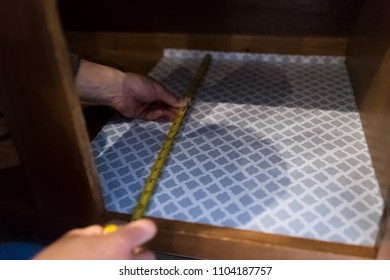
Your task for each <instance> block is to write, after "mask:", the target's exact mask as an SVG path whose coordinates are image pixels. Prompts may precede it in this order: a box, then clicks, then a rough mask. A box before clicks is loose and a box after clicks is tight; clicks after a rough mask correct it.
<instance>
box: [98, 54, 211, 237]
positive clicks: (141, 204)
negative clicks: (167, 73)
mask: <svg viewBox="0 0 390 280" xmlns="http://www.w3.org/2000/svg"><path fill="white" fill-rule="evenodd" d="M210 63H211V55H209V54H207V55H206V56H205V57H204V58H203V60H202V62H201V64H200V65H199V67H198V69H197V70H196V72H195V75H194V77H193V78H192V80H191V82H190V84H189V86H188V88H187V90H186V94H185V96H184V98H185V99H186V100H187V102H188V105H189V104H190V102H191V99H192V97H193V96H194V94H195V92H196V90H197V88H198V87H199V85H200V82H201V81H202V79H203V77H204V76H205V75H206V73H207V70H208V68H209V66H210ZM188 105H187V107H188ZM187 107H182V108H180V109H179V111H178V112H177V114H176V116H175V119H174V120H173V123H172V125H171V127H170V129H169V132H168V135H167V137H166V138H165V140H164V143H163V145H162V147H161V150H160V152H159V153H158V156H157V159H156V161H155V163H154V165H153V167H152V169H151V171H150V174H149V177H148V179H147V180H146V183H145V186H144V189H143V191H142V193H141V196H140V198H139V199H138V204H137V206H136V208H135V211H134V212H133V215H132V217H131V221H135V220H138V219H141V218H142V217H143V216H144V214H145V211H146V208H147V206H148V203H149V201H150V197H151V196H152V193H153V191H154V189H155V187H156V184H157V181H158V179H159V177H160V174H161V171H162V170H163V168H164V163H165V161H166V159H167V158H168V156H169V152H170V150H171V147H172V145H173V141H174V140H175V137H176V134H177V132H178V131H179V128H180V125H181V123H182V121H183V118H184V116H185V114H186V112H187ZM117 229H118V225H116V224H113V223H110V224H108V225H106V226H105V227H104V228H103V234H109V233H112V232H115V231H117Z"/></svg>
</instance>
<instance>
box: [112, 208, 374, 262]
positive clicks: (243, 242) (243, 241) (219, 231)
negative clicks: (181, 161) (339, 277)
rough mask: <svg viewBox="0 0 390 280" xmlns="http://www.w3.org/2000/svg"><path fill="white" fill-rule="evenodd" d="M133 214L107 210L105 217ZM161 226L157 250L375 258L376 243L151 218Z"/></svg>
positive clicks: (220, 254)
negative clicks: (316, 238)
mask: <svg viewBox="0 0 390 280" xmlns="http://www.w3.org/2000/svg"><path fill="white" fill-rule="evenodd" d="M130 217H131V215H129V214H121V213H114V212H107V213H106V216H105V221H109V220H123V221H126V220H129V219H130ZM152 219H153V220H154V221H155V222H156V224H157V227H158V229H159V233H158V235H157V237H156V238H155V239H154V240H153V241H152V242H150V243H149V244H148V246H149V247H150V248H151V249H152V250H155V251H158V252H164V253H169V254H174V255H183V256H188V257H193V258H204V259H356V258H368V259H372V258H375V256H376V249H375V248H374V247H364V246H354V245H347V244H341V243H331V242H324V241H318V240H311V239H304V238H295V237H289V236H282V235H277V234H267V233H261V232H254V231H248V230H238V229H232V228H226V227H217V226H211V225H205V224H196V223H187V222H181V221H173V220H165V219H155V218H152Z"/></svg>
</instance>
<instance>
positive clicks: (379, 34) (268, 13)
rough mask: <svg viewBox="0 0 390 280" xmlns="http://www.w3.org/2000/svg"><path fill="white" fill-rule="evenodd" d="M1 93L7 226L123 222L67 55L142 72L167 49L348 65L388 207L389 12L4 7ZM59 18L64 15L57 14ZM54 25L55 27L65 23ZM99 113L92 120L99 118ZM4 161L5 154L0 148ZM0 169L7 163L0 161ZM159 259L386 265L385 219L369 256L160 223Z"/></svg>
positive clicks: (303, 5)
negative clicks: (95, 155)
mask: <svg viewBox="0 0 390 280" xmlns="http://www.w3.org/2000/svg"><path fill="white" fill-rule="evenodd" d="M3 2H4V3H3V5H2V9H1V10H0V30H1V34H2V36H1V39H0V48H1V52H0V70H1V75H0V89H1V99H2V107H3V114H4V116H5V118H6V122H7V125H8V127H9V131H10V133H11V135H12V139H13V142H14V143H15V146H16V149H17V151H18V155H19V158H20V161H21V165H20V166H14V167H12V168H11V167H9V168H3V169H1V170H0V174H1V176H0V178H1V181H0V210H1V212H0V213H1V214H0V216H1V217H2V220H3V221H4V222H3V223H2V224H3V225H4V224H9V225H12V226H15V227H19V228H23V229H27V230H31V231H40V232H45V233H50V234H53V235H55V234H58V233H61V232H63V231H65V230H67V229H69V228H72V227H76V226H83V225H87V224H90V223H94V222H101V221H103V220H104V219H107V218H110V217H115V218H122V219H128V216H127V215H119V214H117V213H107V212H106V211H105V210H104V205H103V201H102V196H101V191H100V187H99V183H98V179H97V176H96V171H95V167H94V164H93V160H92V157H91V153H90V150H89V138H88V134H87V127H88V128H91V127H94V126H96V125H97V127H98V126H99V124H96V122H97V121H96V119H95V120H93V119H92V118H87V126H86V125H85V121H84V118H83V113H82V109H81V107H80V105H79V102H78V99H77V96H76V94H75V89H74V85H73V81H72V77H71V73H70V66H69V61H68V56H67V52H68V51H69V50H70V51H72V52H75V53H78V54H80V55H81V56H83V57H85V58H87V59H90V60H93V61H95V62H100V63H103V64H107V65H111V66H114V67H117V68H119V69H121V70H124V71H134V72H140V73H145V74H146V73H147V72H148V71H149V70H150V69H151V68H152V67H153V66H154V65H155V63H156V62H157V61H158V60H159V58H160V57H161V54H162V49H163V48H172V47H173V48H187V49H201V50H202V49H203V50H217V51H240V52H263V53H279V54H303V55H342V56H344V55H345V56H346V57H347V60H346V63H347V66H348V71H349V75H350V79H351V82H352V86H353V88H354V91H355V94H356V98H357V103H358V107H359V111H360V114H361V118H362V121H363V127H364V130H365V134H366V138H367V142H368V146H369V150H370V153H371V157H372V160H373V163H374V167H375V171H376V174H377V177H378V180H379V182H380V186H381V190H382V195H383V197H384V198H385V202H387V201H388V199H387V198H388V197H389V195H388V190H389V187H390V176H389V172H388V170H389V168H390V149H389V147H388V143H389V142H390V125H389V124H390V119H389V116H390V94H389V91H388V88H389V86H390V84H389V83H390V79H388V75H389V73H390V49H389V46H390V44H389V43H390V35H389V32H388V30H390V20H389V19H390V17H389V15H390V4H389V2H388V1H363V0H362V1H353V0H345V1H336V0H316V1H306V0H295V1H267V0H261V1H255V0H245V1H243V0H241V1H238V0H229V1H219V0H218V1H193V2H183V1H176V0H172V1H163V2H161V1H142V2H139V3H135V2H134V1H124V0H115V1H103V0H95V1H92V0H84V1H65V0H64V1H62V0H61V1H58V2H59V3H58V7H59V10H57V5H56V2H55V1H51V0H39V1H33V0H27V1H11V0H9V1H8V0H7V1H3ZM58 11H59V13H58ZM60 19H61V22H62V26H61V24H60ZM94 110H96V112H98V114H99V112H100V111H99V109H94ZM0 151H1V149H0ZM0 160H3V161H4V159H0ZM156 222H157V224H158V226H159V229H160V231H159V235H158V237H157V238H156V239H155V240H154V241H153V242H151V244H150V246H151V247H152V248H153V249H155V250H158V251H164V252H167V253H174V254H180V255H188V256H191V257H199V258H248V259H249V258H255V259H256V258H269V259H273V258H276V259H284V258H288V259H302V258H313V259H324V258H326V259H327V258H336V259H339V258H389V257H390V253H389V238H390V237H389V236H390V228H389V227H390V225H389V224H388V222H387V216H386V215H384V216H383V222H382V233H381V234H380V238H379V240H378V243H377V244H378V245H377V246H376V247H372V248H371V247H369V248H368V247H363V246H350V245H343V244H329V243H327V242H319V241H313V240H309V239H303V238H288V237H283V236H276V235H272V234H259V233H253V232H249V231H237V230H233V229H231V230H230V229H226V228H216V227H213V226H206V225H198V224H191V223H183V222H176V221H168V220H161V219H156Z"/></svg>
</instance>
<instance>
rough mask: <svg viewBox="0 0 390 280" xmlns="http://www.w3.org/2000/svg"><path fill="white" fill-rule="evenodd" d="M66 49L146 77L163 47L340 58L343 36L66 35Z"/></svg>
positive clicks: (80, 33) (106, 33) (86, 33)
mask: <svg viewBox="0 0 390 280" xmlns="http://www.w3.org/2000/svg"><path fill="white" fill-rule="evenodd" d="M65 37H66V39H67V42H68V45H69V48H70V50H71V51H72V52H75V53H78V54H80V55H81V56H82V57H84V58H86V59H89V60H93V61H95V62H100V63H103V64H108V65H111V66H114V67H116V68H119V69H121V70H124V71H134V72H139V73H144V74H147V73H148V72H149V71H150V70H151V69H152V67H153V66H154V65H155V64H156V62H157V61H158V60H159V59H160V58H161V56H162V51H163V49H164V48H180V49H199V50H211V51H234V52H255V53H278V54H298V55H336V56H344V55H345V51H346V47H347V42H348V39H347V38H345V37H287V36H284V37H278V36H255V35H221V34H214V35H210V34H184V33H183V34H174V33H118V32H66V33H65Z"/></svg>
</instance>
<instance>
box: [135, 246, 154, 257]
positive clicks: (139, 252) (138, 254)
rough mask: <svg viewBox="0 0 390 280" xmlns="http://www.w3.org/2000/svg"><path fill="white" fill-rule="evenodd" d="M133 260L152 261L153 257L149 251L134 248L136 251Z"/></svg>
mask: <svg viewBox="0 0 390 280" xmlns="http://www.w3.org/2000/svg"><path fill="white" fill-rule="evenodd" d="M133 259H134V260H154V259H155V256H154V254H153V253H152V252H151V251H149V250H145V249H143V248H136V249H134V254H133Z"/></svg>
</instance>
